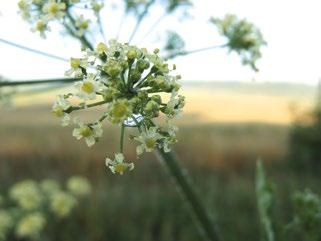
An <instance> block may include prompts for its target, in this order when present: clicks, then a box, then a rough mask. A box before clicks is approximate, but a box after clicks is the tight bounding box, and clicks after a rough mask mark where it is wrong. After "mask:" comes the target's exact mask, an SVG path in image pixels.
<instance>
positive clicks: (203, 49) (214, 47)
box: [164, 44, 227, 59]
mask: <svg viewBox="0 0 321 241" xmlns="http://www.w3.org/2000/svg"><path fill="white" fill-rule="evenodd" d="M225 47H227V44H222V45H214V46H209V47H205V48H199V49H193V50H183V51H181V52H177V53H173V54H169V55H167V56H165V57H164V58H165V59H173V58H176V57H177V56H184V55H189V54H196V53H200V52H204V51H208V50H212V49H218V48H225Z"/></svg>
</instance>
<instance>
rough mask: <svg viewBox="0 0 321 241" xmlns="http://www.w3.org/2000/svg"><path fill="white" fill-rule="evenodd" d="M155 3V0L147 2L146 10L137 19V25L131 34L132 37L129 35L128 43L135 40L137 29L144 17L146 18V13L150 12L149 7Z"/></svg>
mask: <svg viewBox="0 0 321 241" xmlns="http://www.w3.org/2000/svg"><path fill="white" fill-rule="evenodd" d="M154 3H155V0H151V1H149V2H148V3H147V4H146V6H145V9H144V11H143V12H142V13H141V14H140V15H139V16H138V18H137V21H136V25H135V27H134V30H133V32H132V33H131V35H130V37H129V40H128V43H130V42H131V41H132V40H133V38H134V36H135V34H136V32H137V30H138V29H139V27H140V25H141V23H142V21H143V19H144V18H145V17H146V15H147V14H148V10H149V8H150V7H151V6H152V5H153V4H154Z"/></svg>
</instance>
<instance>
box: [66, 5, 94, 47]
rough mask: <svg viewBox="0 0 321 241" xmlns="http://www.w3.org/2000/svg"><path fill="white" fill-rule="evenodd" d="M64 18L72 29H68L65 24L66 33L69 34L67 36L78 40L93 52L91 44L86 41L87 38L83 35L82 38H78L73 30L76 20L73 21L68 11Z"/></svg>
mask: <svg viewBox="0 0 321 241" xmlns="http://www.w3.org/2000/svg"><path fill="white" fill-rule="evenodd" d="M66 17H67V18H68V19H69V21H70V23H71V24H72V28H70V26H68V25H67V24H65V27H66V28H67V31H68V32H69V34H70V35H71V36H72V37H74V38H77V39H79V40H80V42H81V43H82V44H83V45H84V46H86V47H88V48H89V49H90V50H94V47H93V46H92V44H91V43H90V42H89V40H88V39H87V37H86V36H85V35H83V36H78V35H77V34H76V33H75V32H74V30H73V29H76V20H75V19H74V17H73V16H72V15H71V13H70V12H69V9H68V10H67V11H66Z"/></svg>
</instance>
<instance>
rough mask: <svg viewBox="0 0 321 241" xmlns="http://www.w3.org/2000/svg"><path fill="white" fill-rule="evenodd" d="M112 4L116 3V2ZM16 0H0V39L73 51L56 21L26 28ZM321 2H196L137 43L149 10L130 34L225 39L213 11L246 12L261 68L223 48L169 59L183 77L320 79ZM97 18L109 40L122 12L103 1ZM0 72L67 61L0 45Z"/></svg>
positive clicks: (16, 74)
mask: <svg viewBox="0 0 321 241" xmlns="http://www.w3.org/2000/svg"><path fill="white" fill-rule="evenodd" d="M114 2H117V1H114ZM16 3H17V1H11V0H10V1H9V0H0V29H1V31H0V38H3V39H7V40H11V41H13V42H17V43H20V44H23V45H26V46H29V47H33V48H36V49H39V50H43V51H46V52H50V53H53V54H55V55H59V56H62V57H66V58H69V57H70V56H78V55H79V45H78V44H77V43H76V42H75V41H74V40H72V39H62V38H61V36H60V34H59V31H60V29H59V26H55V27H53V31H52V33H50V34H49V35H48V37H47V39H46V40H43V39H41V38H40V37H39V36H37V35H36V34H34V33H32V32H30V31H29V30H30V26H29V25H28V24H27V23H25V22H24V21H23V20H22V19H21V18H20V16H18V15H17V7H16ZM320 9H321V2H320V1H319V0H304V1H303V0H282V1H277V0H242V1H239V0H225V1H213V0H194V8H193V9H191V10H190V11H189V12H190V15H191V16H192V18H191V19H187V20H186V21H184V22H181V21H178V20H177V17H178V18H179V15H180V14H176V16H173V17H168V18H166V19H165V20H164V21H163V22H162V23H161V24H159V25H158V27H157V30H155V31H154V32H153V33H152V34H150V35H149V37H148V38H145V39H144V40H143V41H141V38H142V36H143V35H144V34H145V32H146V31H147V30H148V29H149V27H150V26H151V25H152V23H153V22H154V21H155V20H156V19H157V18H158V17H159V16H161V15H162V9H161V8H155V9H153V11H152V12H151V14H150V16H149V17H148V19H146V21H145V22H144V24H143V25H142V28H141V29H140V31H139V32H138V33H137V35H136V38H135V39H134V41H133V43H134V44H139V45H140V46H141V47H143V46H144V47H147V48H150V49H152V48H154V47H157V46H159V44H160V41H159V40H160V39H162V38H163V37H164V36H163V34H162V33H164V31H166V30H176V31H177V32H178V33H180V34H181V35H182V36H183V37H184V39H185V40H186V45H187V49H195V48H200V47H206V46H211V45H215V44H221V43H223V41H224V40H223V39H222V38H220V37H219V36H218V34H217V32H216V31H215V28H214V27H213V26H212V25H211V24H209V23H208V19H209V18H210V17H211V16H215V17H222V16H224V15H225V14H226V13H233V14H237V15H238V16H239V17H245V18H247V19H248V20H249V21H251V22H253V23H254V24H255V25H257V26H258V27H259V28H260V29H261V31H262V33H263V35H264V37H265V39H266V41H267V42H268V46H267V47H265V48H264V49H263V58H262V59H261V60H260V61H259V62H258V67H259V68H260V71H259V72H258V73H254V72H253V71H251V69H250V68H248V67H244V66H242V65H241V63H240V59H239V57H238V56H237V55H235V54H227V50H226V49H219V50H211V51H208V52H204V53H199V54H194V55H190V56H185V57H180V58H177V59H175V63H176V64H177V66H178V71H179V72H180V73H181V75H182V76H183V80H198V81H200V80H222V81H224V80H238V81H251V80H253V79H255V80H256V81H262V82H265V81H270V82H275V81H282V82H284V81H286V82H304V83H307V84H316V83H317V81H318V79H319V78H320V77H321V65H320V63H321V45H320V43H321V28H320V23H321V14H320ZM103 15H104V16H105V17H104V18H103V20H104V22H105V27H106V33H107V37H108V38H113V37H115V35H116V33H117V30H118V27H119V23H120V19H121V16H122V13H121V11H118V10H115V9H113V11H111V8H110V7H108V8H106V9H105V10H104V12H103ZM133 24H134V21H133V19H132V18H131V17H128V18H127V21H126V22H125V24H124V26H123V28H122V31H121V34H120V40H121V41H127V40H128V32H130V30H131V29H132V27H133ZM0 51H1V53H2V58H0V65H1V71H0V74H1V75H3V76H5V77H8V78H11V79H33V78H38V79H39V78H51V77H62V76H63V73H64V71H65V70H66V69H68V64H67V63H64V62H60V61H57V60H51V59H48V58H46V57H42V56H36V55H34V54H30V53H28V52H24V51H22V50H20V49H15V48H13V47H8V46H7V45H4V44H2V43H0Z"/></svg>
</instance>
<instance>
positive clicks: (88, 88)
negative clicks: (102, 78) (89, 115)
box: [81, 81, 94, 94]
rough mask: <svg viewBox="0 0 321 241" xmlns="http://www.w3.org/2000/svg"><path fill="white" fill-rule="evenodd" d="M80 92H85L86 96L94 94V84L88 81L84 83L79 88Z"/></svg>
mask: <svg viewBox="0 0 321 241" xmlns="http://www.w3.org/2000/svg"><path fill="white" fill-rule="evenodd" d="M81 90H82V91H84V92H86V93H87V94H90V93H93V92H94V84H93V83H91V82H89V81H84V83H83V84H82V86H81Z"/></svg>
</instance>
